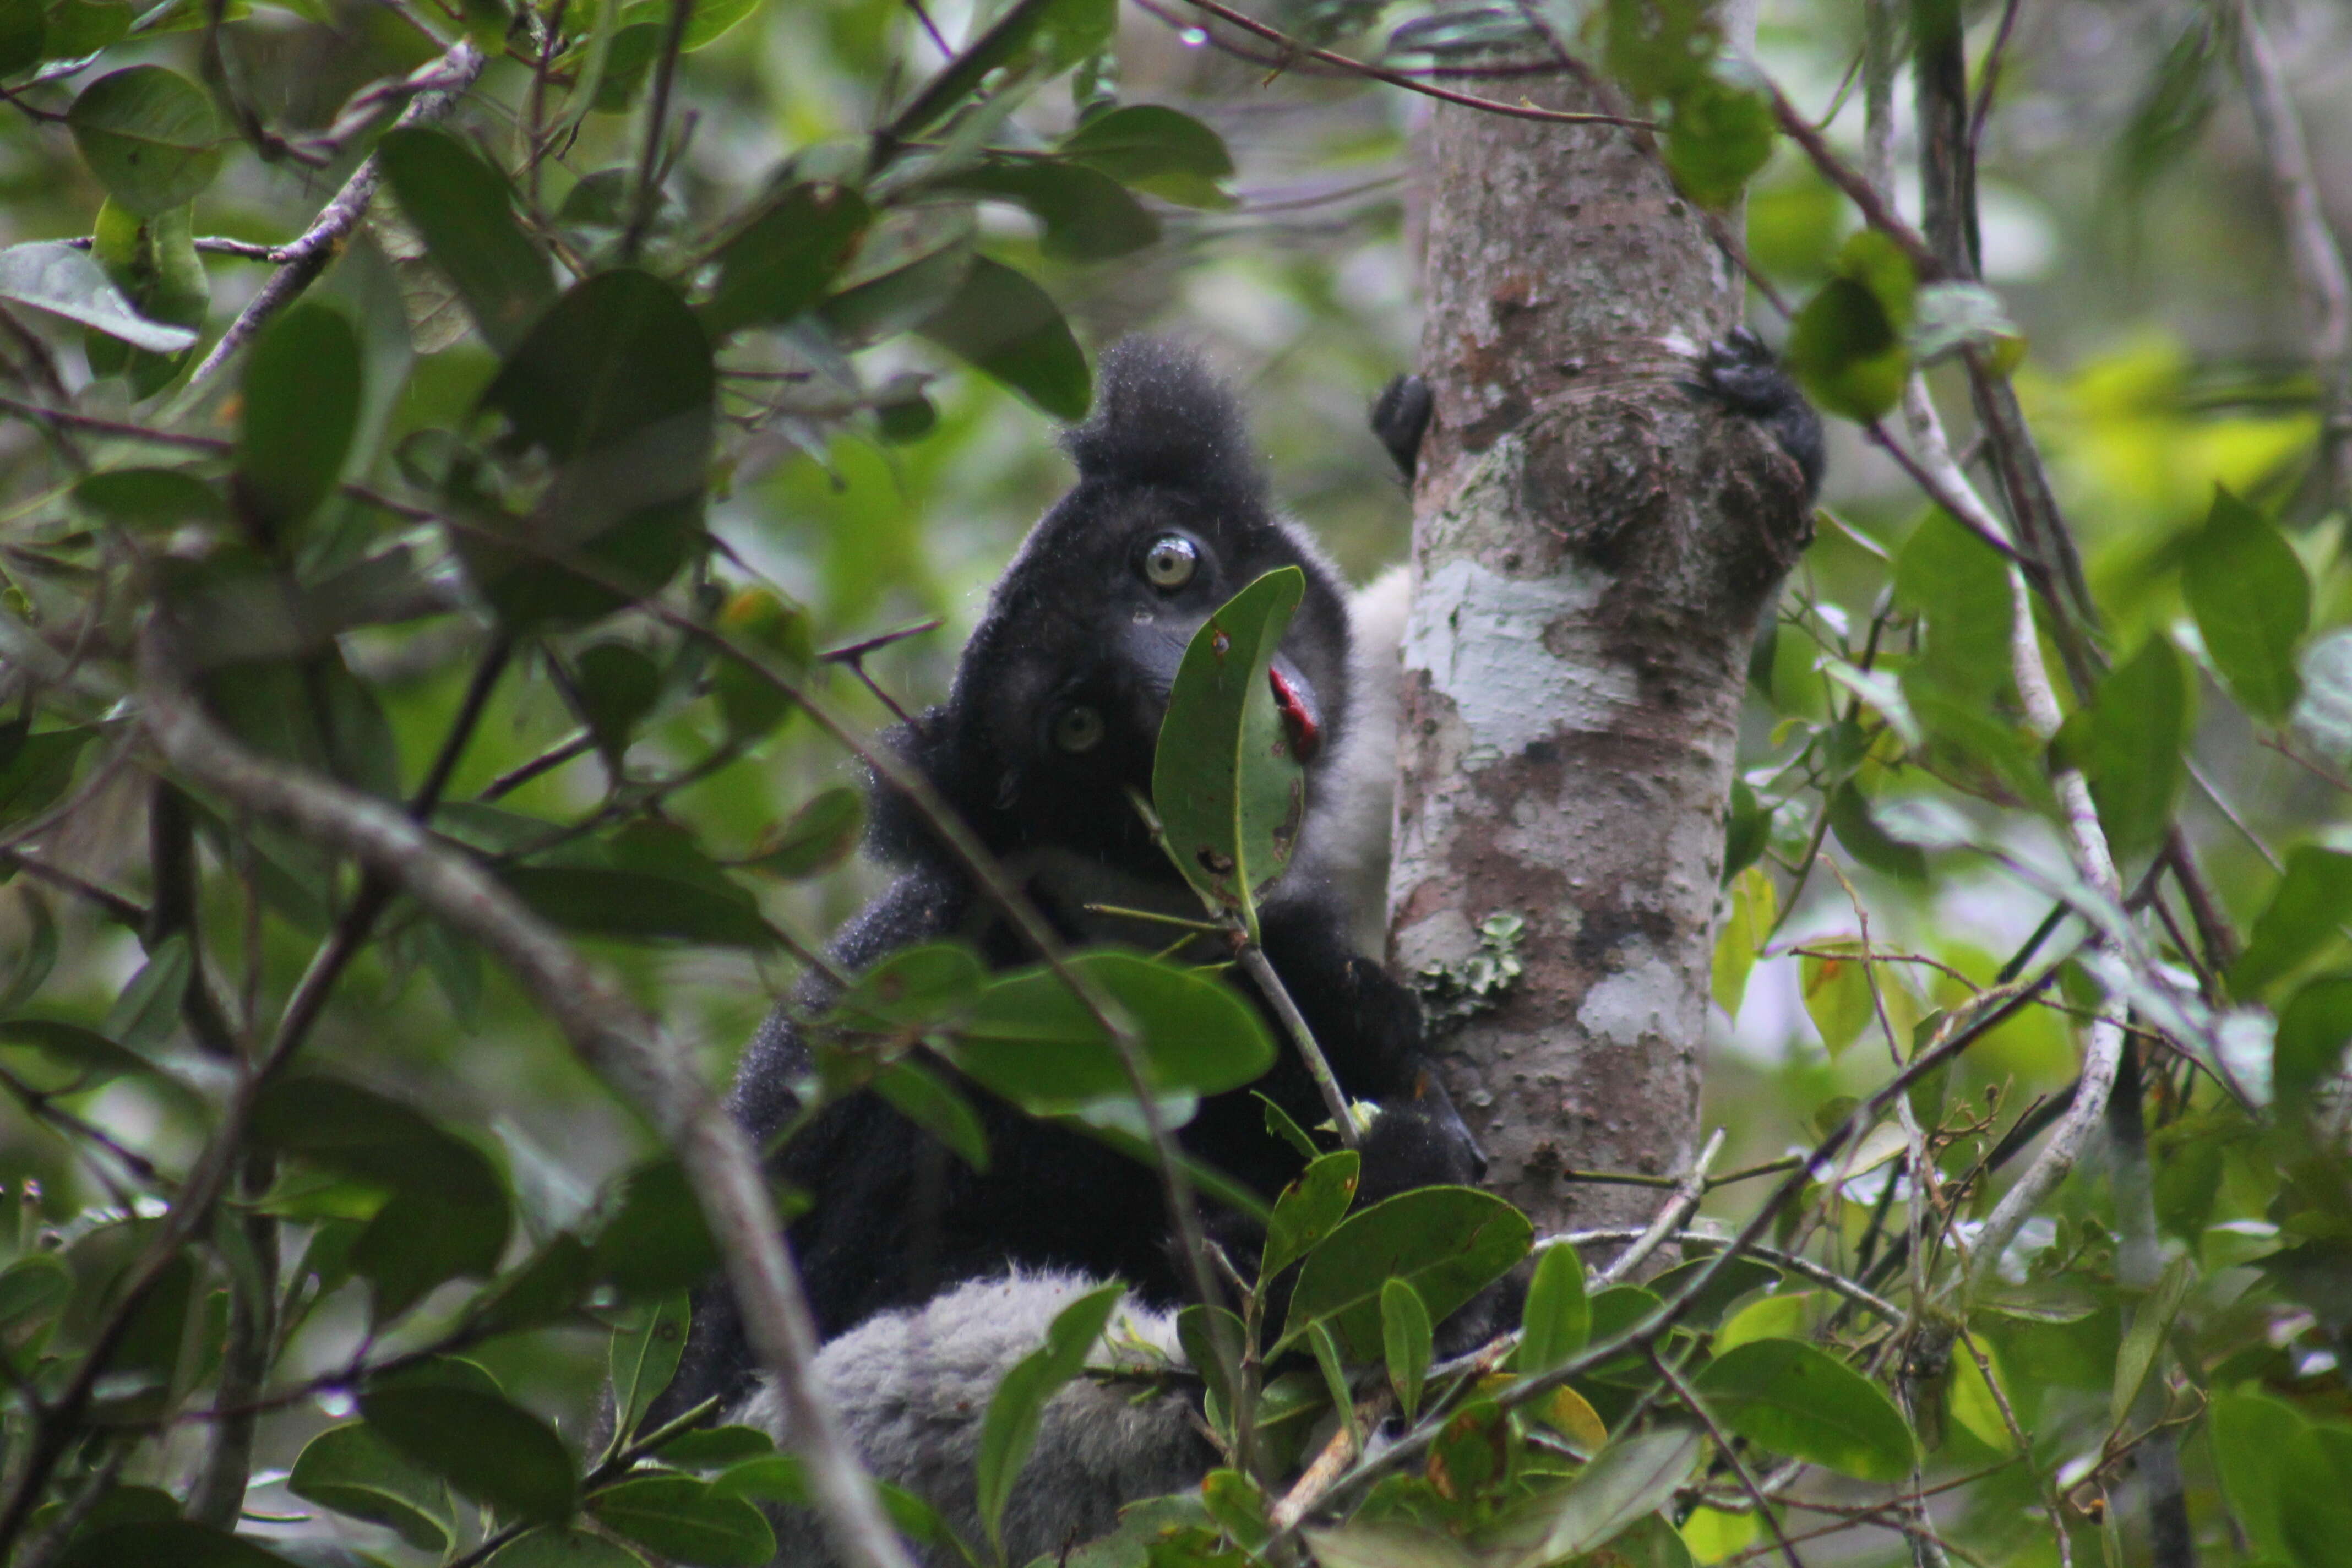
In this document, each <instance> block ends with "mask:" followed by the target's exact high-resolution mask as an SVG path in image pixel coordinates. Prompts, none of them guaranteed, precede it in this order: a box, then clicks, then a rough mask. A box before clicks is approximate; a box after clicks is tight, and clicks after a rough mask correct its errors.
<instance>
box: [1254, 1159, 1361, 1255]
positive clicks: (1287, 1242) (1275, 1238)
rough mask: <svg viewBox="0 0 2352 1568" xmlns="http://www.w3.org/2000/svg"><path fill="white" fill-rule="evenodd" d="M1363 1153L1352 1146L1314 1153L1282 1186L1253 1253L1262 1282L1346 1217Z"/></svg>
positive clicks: (1319, 1239) (1312, 1248)
mask: <svg viewBox="0 0 2352 1568" xmlns="http://www.w3.org/2000/svg"><path fill="white" fill-rule="evenodd" d="M1362 1168H1363V1158H1362V1156H1361V1155H1360V1154H1358V1153H1357V1152H1355V1151H1354V1150H1352V1149H1341V1150H1338V1151H1336V1152H1332V1153H1329V1154H1318V1155H1317V1156H1316V1157H1315V1158H1313V1159H1312V1160H1309V1161H1308V1162H1307V1169H1305V1170H1304V1171H1301V1172H1300V1173H1298V1176H1297V1180H1295V1181H1293V1182H1292V1183H1291V1184H1289V1185H1288V1186H1286V1187H1285V1188H1283V1189H1282V1195H1281V1196H1280V1197H1278V1198H1276V1200H1275V1204H1274V1218H1273V1219H1272V1220H1271V1221H1269V1222H1268V1223H1267V1225H1266V1227H1265V1248H1264V1249H1263V1250H1262V1251H1261V1252H1260V1253H1259V1254H1258V1262H1257V1277H1258V1279H1259V1280H1260V1281H1261V1282H1264V1281H1267V1280H1271V1279H1273V1278H1274V1277H1275V1276H1276V1275H1277V1274H1279V1273H1281V1272H1282V1271H1283V1270H1284V1269H1286V1268H1289V1267H1290V1266H1291V1265H1292V1264H1294V1263H1296V1262H1297V1261H1298V1260H1299V1259H1300V1258H1304V1257H1306V1256H1307V1254H1308V1253H1309V1252H1312V1251H1313V1250H1314V1249H1315V1247H1317V1245H1318V1244H1319V1243H1320V1242H1321V1241H1322V1240H1323V1238H1324V1237H1327V1236H1328V1235H1329V1234H1330V1233H1331V1227H1332V1226H1336V1225H1338V1224H1339V1221H1340V1220H1341V1219H1343V1218H1345V1217H1346V1215H1347V1213H1348V1205H1349V1204H1351V1203H1353V1202H1354V1201H1355V1198H1356V1184H1357V1178H1358V1176H1359V1174H1360V1172H1361V1170H1362Z"/></svg>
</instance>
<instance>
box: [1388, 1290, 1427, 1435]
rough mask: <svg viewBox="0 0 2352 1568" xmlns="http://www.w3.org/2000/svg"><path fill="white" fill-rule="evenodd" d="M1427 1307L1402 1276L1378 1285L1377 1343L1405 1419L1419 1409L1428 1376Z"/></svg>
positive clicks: (1411, 1416)
mask: <svg viewBox="0 0 2352 1568" xmlns="http://www.w3.org/2000/svg"><path fill="white" fill-rule="evenodd" d="M1430 1342H1431V1330H1430V1326H1429V1309H1428V1308H1427V1307H1424V1306H1423V1305H1422V1302H1421V1292H1420V1291H1418V1290H1415V1289H1413V1288H1412V1285H1411V1284H1409V1283H1408V1282H1406V1281H1405V1280H1402V1279H1391V1280H1389V1281H1388V1282H1387V1283H1386V1284H1384V1285H1382V1286H1381V1350H1382V1352H1383V1354H1384V1356H1385V1359H1386V1362H1387V1365H1388V1371H1389V1386H1390V1387H1391V1388H1392V1389H1394V1390H1395V1391H1396V1396H1397V1407H1398V1408H1399V1409H1401V1410H1402V1411H1403V1412H1404V1418H1405V1419H1406V1420H1408V1421H1410V1420H1412V1418H1413V1415H1414V1414H1415V1412H1417V1411H1419V1410H1420V1409H1421V1385H1422V1382H1423V1379H1425V1378H1427V1377H1428V1376H1429V1356H1430Z"/></svg>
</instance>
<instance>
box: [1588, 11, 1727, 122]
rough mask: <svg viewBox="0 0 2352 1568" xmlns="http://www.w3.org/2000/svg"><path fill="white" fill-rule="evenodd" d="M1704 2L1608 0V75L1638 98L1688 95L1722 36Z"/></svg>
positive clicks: (1604, 34)
mask: <svg viewBox="0 0 2352 1568" xmlns="http://www.w3.org/2000/svg"><path fill="white" fill-rule="evenodd" d="M1713 10H1714V8H1713V7H1712V6H1710V5H1705V4H1703V3H1702V0H1608V8H1607V10H1606V12H1605V13H1604V16H1603V20H1604V23H1605V29H1604V31H1603V32H1602V34H1601V37H1602V40H1603V43H1604V46H1605V48H1606V51H1607V52H1606V54H1605V55H1604V56H1603V58H1604V59H1605V60H1606V61H1607V63H1608V68H1609V74H1610V75H1611V76H1613V77H1615V78H1616V79H1618V80H1619V81H1621V82H1622V83H1624V84H1625V89H1626V90H1627V91H1628V92H1630V93H1632V94H1633V97H1634V98H1635V99H1636V100H1645V99H1652V98H1672V97H1674V96H1675V95H1677V94H1679V93H1683V92H1687V91H1689V90H1690V89H1692V88H1694V87H1696V85H1697V84H1698V83H1699V82H1700V81H1701V80H1702V79H1705V77H1706V69H1707V66H1708V64H1709V63H1710V62H1711V61H1712V60H1713V59H1714V58H1715V54H1716V50H1717V47H1718V46H1719V45H1720V44H1721V42H1722V38H1723V35H1722V32H1721V30H1720V28H1719V27H1718V26H1717V24H1716V21H1715V17H1714V16H1713Z"/></svg>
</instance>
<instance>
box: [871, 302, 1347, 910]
mask: <svg viewBox="0 0 2352 1568" xmlns="http://www.w3.org/2000/svg"><path fill="white" fill-rule="evenodd" d="M1064 445H1065V447H1066V449H1067V450H1068V452H1069V454H1070V456H1071V458H1073V459H1075V460H1076V464H1077V468H1078V482H1077V484H1076V487H1075V488H1073V489H1071V490H1070V492H1069V493H1068V494H1067V495H1066V496H1064V497H1063V498H1062V499H1061V500H1060V501H1058V502H1057V503H1055V506H1054V508H1053V510H1050V511H1048V512H1046V514H1045V517H1044V518H1043V519H1041V520H1040V521H1038V523H1037V526H1036V527H1035V528H1034V529H1032V530H1031V531H1030V533H1029V537H1028V539H1027V540H1026V541H1025V542H1024V543H1023V544H1022V546H1021V550H1020V552H1019V553H1018V554H1016V555H1015V556H1014V557H1013V563H1012V564H1011V565H1010V566H1008V567H1007V568H1006V569H1005V572H1004V575H1003V578H1001V579H1000V580H999V581H998V583H997V584H996V590H995V593H994V594H993V595H992V597H991V599H990V602H989V607H988V614H987V616H986V617H985V618H984V619H983V620H982V622H981V624H980V626H979V629H978V630H976V631H975V632H974V633H973V634H972V637H971V642H970V644H968V645H967V646H966V647H965V648H964V653H963V659H962V662H961V665H959V666H958V668H957V670H956V679H955V688H954V690H953V692H952V693H951V694H950V697H949V699H948V702H947V706H946V707H945V708H944V709H943V710H939V711H937V712H935V713H933V714H930V715H928V716H926V719H925V721H924V722H923V725H922V726H921V729H922V731H923V732H922V733H921V734H919V736H918V737H917V749H918V752H919V755H920V758H921V760H922V762H923V763H924V765H925V766H926V767H927V768H928V769H929V772H930V773H931V775H932V777H933V778H934V779H936V780H937V781H938V782H939V783H940V785H941V787H942V788H943V789H944V790H945V791H946V793H947V794H948V795H950V798H951V799H952V800H953V801H954V802H955V804H956V805H957V807H958V808H959V809H960V810H961V811H962V812H963V813H964V814H965V816H966V817H967V820H969V821H970V822H971V825H972V826H974V827H975V828H976V829H978V830H979V832H980V834H981V836H982V837H983V838H985V839H986V840H987V841H988V842H989V844H990V847H992V848H993V849H995V850H997V851H998V852H1000V853H1009V852H1015V851H1018V850H1022V849H1027V848H1040V847H1055V848H1063V849H1067V850H1071V851H1075V852H1076V853H1078V854H1080V855H1083V856H1086V857H1088V858H1094V859H1097V860H1100V861H1103V862H1105V863H1106V864H1109V865H1115V866H1118V867H1120V868H1125V869H1129V870H1132V871H1138V872H1141V873H1143V874H1145V875H1159V874H1162V873H1164V874H1166V875H1169V876H1171V877H1172V876H1173V875H1174V873H1173V871H1172V869H1171V868H1168V867H1167V866H1166V864H1165V862H1164V860H1163V859H1162V858H1161V857H1160V852H1159V851H1158V850H1157V849H1155V848H1154V847H1152V846H1151V844H1150V839H1149V837H1147V835H1146V834H1145V833H1144V831H1143V828H1142V826H1141V823H1140V820H1139V818H1138V816H1137V815H1136V813H1135V811H1134V809H1133V807H1132V806H1131V805H1129V800H1128V794H1127V792H1128V790H1129V788H1133V789H1135V790H1138V791H1140V792H1142V793H1143V794H1144V795H1147V796H1148V795H1150V788H1151V760H1152V751H1153V747H1154V744H1155V743H1156V741H1157V738H1158V735H1159V731H1160V716H1161V714H1162V712H1163V711H1164V710H1165V709H1166V706H1167V700H1168V690H1169V687H1170V684H1171V682H1172V681H1173V680H1174V679H1175V675H1176V669H1177V666H1178V664H1179V662H1180V661H1181V658H1182V656H1183V652H1184V647H1185V644H1186V643H1187V642H1188V641H1189V640H1190V639H1191V637H1192V634H1193V632H1194V631H1196V630H1198V629H1199V628H1200V626H1202V623H1203V622H1204V621H1206V620H1207V619H1208V616H1209V615H1210V613H1211V612H1212V611H1213V610H1215V609H1216V608H1217V606H1218V605H1222V604H1223V603H1224V602H1225V601H1226V600H1227V599H1229V598H1231V597H1233V595H1234V594H1236V593H1238V592H1239V591H1240V590H1241V589H1242V588H1244V587H1245V586H1247V585H1248V584H1249V583H1250V582H1251V581H1253V580H1254V579H1255V578H1256V577H1258V576H1260V575H1261V574H1265V573H1266V572H1270V571H1272V570H1274V569H1275V568H1276V567H1278V566H1297V567H1300V568H1303V569H1304V571H1305V572H1306V574H1307V593H1306V596H1305V598H1304V600H1303V601H1302V602H1301V603H1300V605H1299V607H1298V611H1297V616H1295V617H1294V618H1293V619H1292V621H1291V625H1290V630H1289V632H1288V633H1287V635H1286V637H1284V639H1283V643H1282V649H1281V657H1280V658H1278V659H1277V661H1276V667H1275V679H1274V681H1273V684H1274V685H1275V689H1276V700H1277V702H1278V704H1279V705H1280V707H1281V709H1282V711H1283V712H1284V714H1285V718H1286V722H1287V724H1288V725H1289V727H1290V729H1291V731H1292V736H1293V740H1294V742H1296V743H1297V744H1298V746H1299V749H1300V752H1302V753H1303V754H1304V755H1305V757H1306V759H1307V766H1308V769H1309V781H1308V782H1309V788H1310V790H1311V789H1312V787H1313V783H1314V770H1315V769H1316V767H1317V764H1318V761H1319V760H1320V759H1322V758H1325V757H1328V756H1329V755H1330V753H1331V752H1332V749H1333V745H1334V743H1335V742H1337V741H1338V740H1339V731H1340V729H1341V727H1342V726H1343V725H1344V724H1345V722H1346V714H1347V704H1348V693H1347V679H1348V678H1347V649H1348V630H1347V626H1348V623H1347V609H1346V605H1345V601H1344V599H1343V596H1342V592H1343V591H1342V589H1341V587H1340V584H1339V579H1338V577H1337V576H1336V575H1335V574H1334V573H1333V572H1332V570H1331V569H1330V567H1329V566H1328V564H1327V563H1325V562H1324V561H1323V559H1322V557H1321V555H1320V554H1319V553H1318V552H1317V551H1316V549H1315V548H1314V546H1313V545H1312V544H1311V543H1310V542H1308V541H1307V539H1306V538H1305V537H1304V536H1303V535H1302V534H1300V533H1299V532H1298V531H1297V530H1296V529H1295V528H1293V527H1291V526H1289V525H1287V524H1286V523H1284V522H1282V521H1280V520H1278V519H1277V518H1276V516H1275V515H1274V513H1273V510H1272V509H1271V507H1270V506H1269V504H1268V502H1267V499H1266V491H1265V479H1264V477H1263V476H1262V475H1261V474H1260V473H1259V471H1258V468H1257V465H1256V463H1255V461H1254V460H1253V459H1252V458H1251V455H1250V448H1249V437H1248V432H1247V430H1246V427H1245V426H1244V421H1243V417H1242V412H1241V409H1240V406H1239V405H1237V404H1236V403H1235V401H1234V397H1233V395H1232V394H1231V393H1229V392H1227V391H1226V390H1225V388H1224V387H1223V386H1221V385H1220V384H1218V383H1217V382H1216V381H1215V380H1214V379H1213V377H1211V376H1210V374H1208V372H1207V371H1206V370H1205V369H1203V368H1202V365H1201V364H1200V363H1199V362H1198V361H1197V360H1195V359H1194V358H1193V357H1192V355H1191V354H1189V353H1185V352H1183V351H1182V350H1180V349H1177V348H1175V347H1173V346H1171V345H1170V344H1167V343H1164V342H1155V341H1152V340H1150V339H1140V338H1129V339H1128V340H1126V341H1125V342H1120V343H1118V345H1116V346H1115V347H1113V348H1112V349H1111V350H1110V351H1109V352H1108V353H1106V354H1104V355H1103V358H1102V363H1101V367H1100V374H1099V380H1098V384H1097V393H1096V399H1095V412H1094V416H1093V417H1092V418H1091V419H1089V420H1088V421H1087V423H1086V424H1085V425H1083V426H1078V427H1077V428H1076V429H1075V430H1072V431H1071V432H1070V433H1069V435H1068V436H1067V437H1066V438H1065V442H1064Z"/></svg>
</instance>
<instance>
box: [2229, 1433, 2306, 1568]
mask: <svg viewBox="0 0 2352 1568" xmlns="http://www.w3.org/2000/svg"><path fill="white" fill-rule="evenodd" d="M2306 1427H2307V1423H2305V1420H2304V1418H2303V1415H2302V1413H2301V1412H2300V1411H2298V1410H2296V1409H2295V1408H2294V1406H2293V1405H2288V1404H2286V1403H2284V1401H2281V1400H2278V1399H2273V1398H2272V1397H2271V1396H2270V1395H2268V1394H2259V1393H2245V1394H2235V1393H2223V1392H2220V1391H2217V1392H2216V1393H2215V1394H2214V1396H2213V1405H2212V1411H2211V1415H2210V1418H2209V1419H2208V1422H2207V1425H2206V1432H2207V1436H2208V1439H2209V1441H2210V1443H2211V1444H2212V1447H2213V1461H2214V1466H2215V1468H2217V1469H2219V1470H2220V1471H2221V1490H2222V1493H2223V1495H2224V1496H2226V1497H2227V1498H2228V1499H2229V1501H2230V1511H2231V1514H2232V1515H2233V1516H2234V1517H2235V1518H2236V1519H2237V1521H2238V1522H2239V1523H2240V1524H2241V1525H2242V1526H2243V1527H2244V1528H2245V1531H2246V1534H2247V1536H2248V1538H2249V1539H2250V1540H2251V1541H2252V1544H2253V1547H2254V1551H2255V1552H2256V1554H2257V1555H2258V1556H2260V1557H2263V1558H2270V1559H2275V1560H2278V1561H2282V1562H2284V1561H2286V1560H2287V1558H2288V1552H2287V1544H2286V1540H2285V1536H2284V1533H2283V1531H2282V1530H2281V1528H2280V1499H2279V1492H2280V1489H2281V1487H2282V1485H2283V1484H2284V1482H2285V1480H2286V1477H2285V1475H2284V1467H2283V1466H2282V1465H2281V1464H2280V1459H2281V1458H2282V1457H2283V1456H2284V1454H2285V1453H2286V1452H2287V1451H2288V1450H2289V1449H2290V1448H2292V1447H2294V1444H2295V1442H2296V1440H2297V1439H2299V1438H2300V1437H2301V1436H2303V1434H2304V1432H2305V1430H2306Z"/></svg>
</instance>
